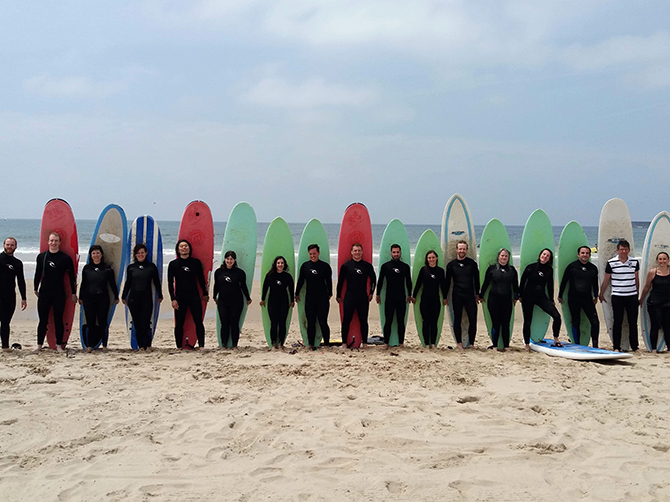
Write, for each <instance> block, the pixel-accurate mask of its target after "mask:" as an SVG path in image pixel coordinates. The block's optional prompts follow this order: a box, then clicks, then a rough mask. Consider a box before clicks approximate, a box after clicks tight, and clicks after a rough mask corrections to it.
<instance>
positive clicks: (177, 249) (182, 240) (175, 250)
mask: <svg viewBox="0 0 670 502" xmlns="http://www.w3.org/2000/svg"><path fill="white" fill-rule="evenodd" d="M182 242H185V243H186V244H188V255H189V256H191V254H193V246H191V243H190V242H188V241H187V240H186V239H179V240H178V241H177V245H176V246H175V247H174V252H175V253H177V256H179V244H181V243H182Z"/></svg>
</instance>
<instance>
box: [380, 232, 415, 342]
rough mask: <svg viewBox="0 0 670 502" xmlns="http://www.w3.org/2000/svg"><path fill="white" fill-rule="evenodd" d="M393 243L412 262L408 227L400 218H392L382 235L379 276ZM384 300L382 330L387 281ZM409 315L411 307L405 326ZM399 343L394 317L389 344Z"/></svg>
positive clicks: (409, 292) (389, 255)
mask: <svg viewBox="0 0 670 502" xmlns="http://www.w3.org/2000/svg"><path fill="white" fill-rule="evenodd" d="M393 244H398V245H399V246H400V251H401V252H402V254H401V255H400V260H401V261H403V262H405V263H407V265H411V264H410V251H409V237H408V236H407V229H406V228H405V225H403V224H402V222H401V221H400V220H398V219H394V220H391V221H390V222H389V224H388V225H386V229H384V234H383V235H382V243H381V247H380V248H379V266H378V267H377V277H379V273H380V271H381V267H382V265H383V264H384V263H386V262H387V261H389V260H391V246H392V245H393ZM379 293H380V296H381V299H382V302H381V303H380V304H379V321H380V322H381V325H382V331H383V330H384V324H385V323H386V312H385V311H384V304H385V303H386V281H385V282H384V284H383V285H382V289H381V291H380V292H379ZM406 293H407V294H406V295H405V296H410V295H411V294H412V292H411V291H407V292H406ZM408 315H409V308H407V309H405V326H407V316H408ZM398 344H399V339H398V320H397V319H396V318H395V317H394V319H393V324H392V325H391V338H390V340H389V346H391V347H395V346H397V345H398Z"/></svg>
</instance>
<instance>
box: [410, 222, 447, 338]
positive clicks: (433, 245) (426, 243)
mask: <svg viewBox="0 0 670 502" xmlns="http://www.w3.org/2000/svg"><path fill="white" fill-rule="evenodd" d="M431 249H432V250H433V251H435V252H436V253H437V264H438V266H440V267H441V266H442V264H443V263H444V256H442V246H440V240H439V239H438V238H437V235H436V234H435V232H433V231H432V230H426V231H425V232H424V233H423V234H421V237H420V238H419V242H417V243H416V249H415V250H414V266H413V267H412V284H416V279H417V277H419V271H420V270H421V267H423V266H424V265H425V261H426V253H427V252H428V251H430V250H431ZM422 294H423V291H419V293H418V294H417V296H416V302H415V303H414V322H415V324H416V330H417V331H418V333H419V340H421V345H423V346H424V347H425V346H426V343H425V341H424V339H423V319H422V318H421V309H420V305H421V295H422ZM442 300H443V298H442V291H440V303H441V302H442ZM443 322H444V308H440V317H439V318H438V320H437V338H436V340H435V346H436V347H437V345H438V344H439V343H440V337H441V335H442V323H443Z"/></svg>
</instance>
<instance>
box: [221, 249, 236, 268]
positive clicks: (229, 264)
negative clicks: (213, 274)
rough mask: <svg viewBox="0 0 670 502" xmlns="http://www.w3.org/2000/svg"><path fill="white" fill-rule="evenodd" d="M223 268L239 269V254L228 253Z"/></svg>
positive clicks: (224, 258)
mask: <svg viewBox="0 0 670 502" xmlns="http://www.w3.org/2000/svg"><path fill="white" fill-rule="evenodd" d="M221 266H222V267H226V268H235V267H237V254H235V251H226V254H224V255H223V263H222V264H221Z"/></svg>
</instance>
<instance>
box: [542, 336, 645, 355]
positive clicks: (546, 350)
mask: <svg viewBox="0 0 670 502" xmlns="http://www.w3.org/2000/svg"><path fill="white" fill-rule="evenodd" d="M530 348H531V349H532V350H534V351H535V352H541V353H542V354H547V355H548V356H555V357H565V358H566V359H574V360H576V361H603V360H608V359H610V360H611V359H628V358H631V357H633V354H630V353H625V352H614V351H611V350H604V349H594V348H593V347H589V346H586V345H576V344H574V343H563V346H562V347H556V345H555V344H554V341H553V340H552V339H549V338H545V339H544V340H542V341H541V342H534V341H533V340H531V341H530Z"/></svg>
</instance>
